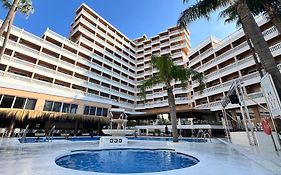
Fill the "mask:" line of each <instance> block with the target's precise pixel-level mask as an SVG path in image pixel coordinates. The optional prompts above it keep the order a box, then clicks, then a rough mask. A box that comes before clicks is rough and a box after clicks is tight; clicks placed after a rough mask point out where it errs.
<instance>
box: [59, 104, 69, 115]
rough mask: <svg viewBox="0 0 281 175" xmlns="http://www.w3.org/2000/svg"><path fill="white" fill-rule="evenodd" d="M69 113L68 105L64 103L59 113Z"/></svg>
mask: <svg viewBox="0 0 281 175" xmlns="http://www.w3.org/2000/svg"><path fill="white" fill-rule="evenodd" d="M69 111H70V104H69V103H64V104H63V105H62V111H61V112H64V113H69Z"/></svg>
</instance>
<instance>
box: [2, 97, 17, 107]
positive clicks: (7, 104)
mask: <svg viewBox="0 0 281 175" xmlns="http://www.w3.org/2000/svg"><path fill="white" fill-rule="evenodd" d="M14 98H15V96H10V95H4V97H3V99H2V102H1V105H0V108H11V107H12V104H13V101H14Z"/></svg>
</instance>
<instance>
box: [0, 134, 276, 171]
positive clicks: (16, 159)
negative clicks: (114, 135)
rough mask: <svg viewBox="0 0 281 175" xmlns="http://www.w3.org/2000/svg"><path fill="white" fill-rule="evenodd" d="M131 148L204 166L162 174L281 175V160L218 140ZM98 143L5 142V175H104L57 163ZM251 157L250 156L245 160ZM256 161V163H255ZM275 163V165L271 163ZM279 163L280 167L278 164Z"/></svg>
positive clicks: (1, 163)
mask: <svg viewBox="0 0 281 175" xmlns="http://www.w3.org/2000/svg"><path fill="white" fill-rule="evenodd" d="M127 147H137V148H174V149H176V151H180V152H184V153H186V154H189V155H192V156H194V157H196V158H198V159H199V160H200V162H199V163H198V164H197V165H195V166H192V167H189V168H183V169H179V170H172V171H165V172H159V173H144V174H165V175H169V174H176V175H199V174H200V175H203V174H204V175H273V174H280V175H281V165H280V162H281V158H280V157H277V156H276V157H274V155H273V157H271V158H268V157H267V159H266V160H263V158H262V157H261V156H260V155H258V154H256V153H252V152H251V151H250V150H247V151H245V150H244V149H243V150H244V152H243V150H242V151H237V150H235V149H234V148H233V147H232V146H231V145H227V144H224V143H222V142H220V141H218V140H216V141H215V142H213V143H188V142H180V143H171V142H159V141H130V143H129V145H128V146H127ZM97 148H100V147H99V145H98V143H97V142H71V141H54V142H52V143H33V144H27V143H26V144H19V143H17V141H16V140H13V139H10V140H8V139H4V140H3V141H2V143H1V146H0V174H1V175H34V174H36V175H88V174H103V175H105V173H93V172H83V171H76V170H70V169H66V168H62V167H59V166H57V165H56V164H55V162H54V161H55V159H56V158H57V157H58V156H60V155H62V154H65V153H68V152H70V151H71V150H81V149H97ZM245 154H247V156H245ZM253 160H256V161H253ZM270 160H271V162H270ZM275 161H277V163H276V162H275Z"/></svg>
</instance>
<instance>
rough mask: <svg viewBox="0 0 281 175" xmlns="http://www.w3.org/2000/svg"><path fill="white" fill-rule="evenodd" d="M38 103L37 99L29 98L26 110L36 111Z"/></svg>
mask: <svg viewBox="0 0 281 175" xmlns="http://www.w3.org/2000/svg"><path fill="white" fill-rule="evenodd" d="M36 102H37V100H36V99H31V98H28V99H27V101H26V105H25V109H32V110H34V109H35V105H36ZM44 107H45V106H44Z"/></svg>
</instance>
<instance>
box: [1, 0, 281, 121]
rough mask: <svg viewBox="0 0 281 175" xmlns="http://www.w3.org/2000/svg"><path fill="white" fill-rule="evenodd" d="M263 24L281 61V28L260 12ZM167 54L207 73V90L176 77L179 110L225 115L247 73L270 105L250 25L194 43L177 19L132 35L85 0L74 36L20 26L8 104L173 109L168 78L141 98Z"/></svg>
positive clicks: (76, 109)
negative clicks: (224, 103)
mask: <svg viewBox="0 0 281 175" xmlns="http://www.w3.org/2000/svg"><path fill="white" fill-rule="evenodd" d="M259 25H260V28H261V30H262V31H263V34H264V36H265V39H266V40H267V42H268V45H269V46H270V50H271V51H272V53H273V55H274V57H275V58H276V61H277V62H278V63H280V62H281V57H280V48H281V44H280V40H281V38H280V36H279V34H278V32H277V31H276V30H275V28H274V27H273V26H272V23H271V22H269V21H267V20H266V19H259ZM1 42H3V38H1ZM165 54H170V55H171V56H172V59H173V61H174V63H175V64H176V65H181V66H184V67H191V68H194V69H195V70H198V71H199V72H203V73H204V75H205V77H206V80H205V81H206V84H207V88H206V89H205V90H204V91H203V93H199V92H198V88H197V86H198V84H197V83H196V82H193V81H190V82H189V83H188V85H187V88H186V89H182V88H181V87H179V84H178V83H177V82H175V83H174V84H173V86H174V94H175V99H176V104H177V111H178V112H179V113H182V115H183V116H184V115H185V114H186V115H187V116H188V115H194V114H196V115H198V116H199V115H201V116H202V115H211V116H215V115H216V116H217V117H218V116H219V113H220V111H221V105H220V102H221V99H222V98H223V97H224V96H225V95H226V92H227V91H228V89H229V87H230V85H231V84H232V81H233V79H237V78H241V79H242V80H243V82H244V86H245V89H246V92H247V95H248V96H249V97H251V98H252V99H254V100H255V101H256V102H258V103H260V104H261V105H265V99H264V98H263V95H262V93H261V89H260V85H259V82H260V77H259V74H258V72H257V69H256V65H255V63H254V60H253V59H252V57H251V52H250V50H249V46H248V44H247V42H246V40H245V37H244V33H243V31H241V30H238V31H236V32H235V33H233V34H232V35H230V36H229V37H227V38H225V39H224V40H221V41H220V40H218V39H216V38H214V37H210V38H208V39H207V40H205V41H203V42H202V43H201V44H200V45H199V46H197V47H196V48H194V49H192V50H191V46H190V39H189V31H188V30H187V29H180V28H178V27H177V26H175V27H171V28H168V29H167V30H165V31H163V32H160V33H159V34H157V35H156V36H153V37H151V38H147V37H146V36H145V35H144V36H142V37H139V38H137V39H134V40H131V39H129V38H127V37H126V36H125V35H124V34H122V33H121V32H120V31H118V29H116V28H114V27H113V26H112V25H111V24H110V23H109V22H107V21H106V20H105V19H103V18H102V17H101V16H99V15H98V14H97V13H96V12H94V11H93V10H92V9H91V8H89V7H88V6H87V5H85V4H82V5H81V6H80V7H79V8H78V9H77V11H76V15H75V19H74V21H73V23H72V24H71V30H70V35H69V37H68V38H65V37H63V36H61V35H59V34H57V33H55V32H54V31H52V30H50V29H47V30H46V31H45V32H44V34H43V35H42V37H38V36H35V35H33V34H31V33H29V32H27V31H25V30H24V29H19V28H17V27H13V28H12V31H11V35H10V38H9V41H8V44H7V48H6V50H5V55H4V56H3V58H1V61H0V94H1V95H0V108H17V109H31V110H43V111H54V112H62V113H76V114H84V115H93V116H108V115H109V111H110V109H111V108H121V109H124V110H125V111H126V112H127V113H128V114H129V115H130V116H131V117H133V118H135V119H138V118H149V116H154V117H155V115H158V114H164V113H168V101H167V94H166V92H165V90H164V89H163V85H162V84H159V85H157V86H154V87H153V88H151V89H147V98H146V100H143V99H142V98H140V97H139V86H140V84H141V82H142V81H143V80H145V79H146V78H148V77H149V76H150V75H152V74H153V73H155V72H156V70H155V69H153V68H152V67H151V56H152V55H165ZM278 66H280V65H278ZM247 104H248V105H249V106H251V107H250V112H251V113H252V114H253V115H255V116H257V117H259V116H260V114H261V113H262V112H263V111H261V110H260V108H259V107H258V106H257V105H256V104H255V103H254V102H253V101H251V100H247ZM228 108H229V109H230V112H231V114H232V115H233V116H235V117H236V115H237V114H239V111H238V109H239V108H238V106H236V105H229V106H228ZM208 111H214V112H208ZM196 115H195V116H194V117H196Z"/></svg>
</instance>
